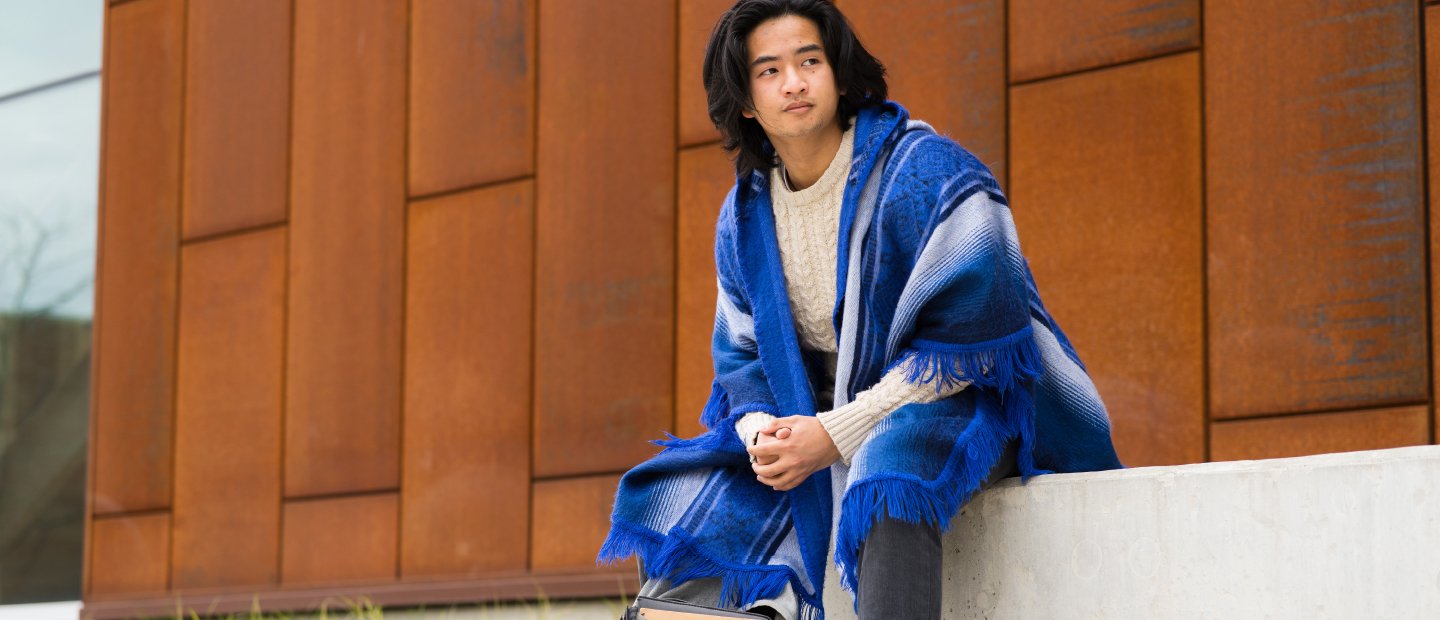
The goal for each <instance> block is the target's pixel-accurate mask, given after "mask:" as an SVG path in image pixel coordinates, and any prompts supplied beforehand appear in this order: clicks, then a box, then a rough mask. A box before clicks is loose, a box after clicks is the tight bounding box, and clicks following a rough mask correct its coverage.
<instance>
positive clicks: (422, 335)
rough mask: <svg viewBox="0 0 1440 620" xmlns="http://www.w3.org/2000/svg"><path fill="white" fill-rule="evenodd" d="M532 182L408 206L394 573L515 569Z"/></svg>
mask: <svg viewBox="0 0 1440 620" xmlns="http://www.w3.org/2000/svg"><path fill="white" fill-rule="evenodd" d="M533 204H534V184H533V183H532V182H530V181H519V182H516V183H507V184H504V185H499V186H495V187H491V188H488V189H484V190H480V191H475V192H466V193H461V194H454V195H450V196H446V197H443V198H437V199H433V200H427V201H424V202H419V203H415V204H413V205H411V207H410V240H409V248H410V261H409V276H408V278H407V279H408V281H409V286H408V291H407V294H406V313H405V320H406V326H407V327H406V330H405V340H406V346H405V368H406V372H405V433H404V434H405V446H404V451H403V452H404V454H405V467H404V470H405V473H404V478H403V480H402V485H401V488H402V489H404V491H403V493H402V494H401V499H402V510H403V511H404V515H403V519H402V520H401V522H402V523H403V524H404V528H405V531H404V533H403V536H402V538H403V539H404V541H405V547H404V549H403V550H402V553H401V562H402V564H401V573H402V574H404V575H406V576H411V575H444V574H460V575H464V574H472V573H476V572H483V571H496V570H507V569H513V570H523V569H524V568H525V553H526V537H527V535H528V528H529V526H530V517H529V510H528V506H529V493H530V389H531V378H530V368H531V357H530V337H531V319H530V317H531V310H532V309H531V303H530V298H531V278H532V275H533V269H532V265H531V262H532V246H531V231H532V230H533V227H534V217H533Z"/></svg>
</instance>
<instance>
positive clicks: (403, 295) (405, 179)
mask: <svg viewBox="0 0 1440 620" xmlns="http://www.w3.org/2000/svg"><path fill="white" fill-rule="evenodd" d="M414 11H415V3H414V2H413V0H407V1H406V2H405V58H404V61H403V63H402V70H403V71H404V73H405V92H404V96H405V103H404V107H403V110H404V112H403V116H404V118H403V119H402V120H401V123H402V125H403V127H402V131H404V133H405V135H404V136H403V137H402V138H401V142H400V143H401V145H402V146H401V148H400V151H401V158H400V159H401V163H400V175H401V181H400V186H401V187H402V188H403V189H402V191H401V193H402V194H403V195H402V196H401V199H400V214H401V219H403V220H404V221H403V222H401V224H400V231H401V232H400V236H401V239H400V390H399V396H400V402H399V403H398V406H397V408H396V415H397V417H398V419H397V420H396V428H397V435H398V438H397V439H398V441H399V442H400V446H399V449H398V450H396V455H397V456H398V458H397V459H396V463H395V466H396V468H398V469H399V470H400V471H399V472H398V476H397V477H396V481H395V566H394V570H395V572H394V576H395V579H396V580H399V579H400V570H401V560H400V558H401V550H402V549H403V547H402V544H403V543H402V540H401V538H402V537H403V536H404V534H403V532H404V531H405V523H404V522H403V519H404V515H405V511H404V510H402V508H401V507H402V506H403V504H404V498H405V409H406V408H405V395H406V392H405V389H406V384H405V377H406V373H407V371H408V370H409V359H408V357H407V355H406V353H407V350H408V347H409V333H410V329H409V321H410V317H409V314H410V97H411V94H410V73H411V68H410V56H411V51H410V46H411V45H414V41H415V34H414V28H415V20H414Z"/></svg>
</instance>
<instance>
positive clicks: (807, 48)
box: [750, 43, 825, 67]
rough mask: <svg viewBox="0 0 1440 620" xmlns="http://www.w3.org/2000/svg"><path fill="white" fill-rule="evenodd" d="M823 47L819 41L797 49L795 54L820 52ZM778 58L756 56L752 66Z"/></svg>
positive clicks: (777, 58)
mask: <svg viewBox="0 0 1440 620" xmlns="http://www.w3.org/2000/svg"><path fill="white" fill-rule="evenodd" d="M822 49H825V48H823V47H820V44H819V43H811V44H809V45H806V46H803V47H801V48H800V49H797V50H795V54H796V55H797V56H798V55H800V54H804V53H805V52H818V51H820V50H822ZM777 60H780V58H779V57H778V56H761V57H759V58H756V59H755V60H752V61H750V66H751V67H754V66H755V65H761V64H765V63H767V62H775V61H777Z"/></svg>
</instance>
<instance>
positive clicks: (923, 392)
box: [815, 364, 970, 465]
mask: <svg viewBox="0 0 1440 620" xmlns="http://www.w3.org/2000/svg"><path fill="white" fill-rule="evenodd" d="M905 372H906V367H905V366H904V365H903V364H900V365H896V366H895V367H894V368H891V369H890V372H887V373H885V376H883V377H880V380H879V381H877V382H876V383H875V385H873V386H871V387H870V389H868V390H865V391H863V392H860V393H859V394H856V395H855V400H852V401H850V402H849V403H847V404H845V405H843V406H841V407H838V408H836V409H832V410H830V411H822V412H820V413H818V414H816V416H815V417H817V418H819V420H820V425H821V426H824V427H825V431H826V432H828V433H830V439H831V440H833V441H834V442H835V447H836V448H837V449H839V450H840V458H841V459H843V460H844V461H845V464H847V465H848V464H850V459H851V458H852V457H854V456H855V452H856V451H857V450H859V449H860V444H861V443H862V442H864V441H865V438H866V437H867V436H868V435H869V434H870V430H871V429H873V428H875V425H876V424H879V423H880V420H883V419H885V416H887V415H890V414H891V413H892V412H894V411H895V410H896V409H899V408H900V407H902V406H904V405H908V404H911V403H932V402H935V401H937V400H940V399H942V398H945V397H947V396H951V395H954V394H956V393H958V392H959V391H960V390H963V389H965V388H966V387H967V386H969V385H970V382H969V381H961V382H959V383H955V384H952V385H950V386H949V387H947V388H945V389H942V390H939V391H937V390H936V389H935V383H934V381H933V380H932V381H926V382H921V383H910V382H909V381H906V380H905Z"/></svg>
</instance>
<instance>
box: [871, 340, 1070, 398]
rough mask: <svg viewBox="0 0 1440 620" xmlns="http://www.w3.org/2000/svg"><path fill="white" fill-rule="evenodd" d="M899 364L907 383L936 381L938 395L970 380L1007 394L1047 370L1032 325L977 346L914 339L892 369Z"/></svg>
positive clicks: (976, 344)
mask: <svg viewBox="0 0 1440 620" xmlns="http://www.w3.org/2000/svg"><path fill="white" fill-rule="evenodd" d="M898 364H906V371H905V380H906V381H909V382H910V383H922V382H923V383H928V382H931V381H933V382H934V383H935V390H936V391H937V392H940V391H944V390H946V389H948V388H951V387H953V386H955V385H956V384H958V383H960V382H963V381H969V382H970V383H972V384H974V385H976V386H979V387H987V388H991V389H994V390H996V391H999V392H1001V393H1005V392H1009V391H1011V390H1012V389H1014V388H1016V387H1018V386H1020V385H1021V384H1022V383H1024V382H1026V381H1029V380H1031V379H1034V378H1035V377H1038V376H1040V375H1041V374H1042V373H1043V372H1044V371H1045V369H1044V366H1043V365H1042V363H1041V357H1040V348H1039V347H1038V346H1036V344H1035V338H1034V337H1033V333H1032V329H1031V327H1030V326H1029V325H1026V326H1025V328H1024V329H1021V330H1019V331H1017V332H1015V333H1013V334H1010V335H1009V336H1005V337H1004V338H997V339H995V340H990V341H986V342H980V343H975V344H964V345H960V344H950V343H944V342H938V341H934V340H919V339H917V340H913V341H911V343H910V348H908V349H906V351H905V353H903V354H902V355H901V356H900V359H899V360H897V361H896V362H895V363H893V364H891V365H890V367H891V368H894V367H895V366H896V365H898ZM887 372H888V369H887Z"/></svg>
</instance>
